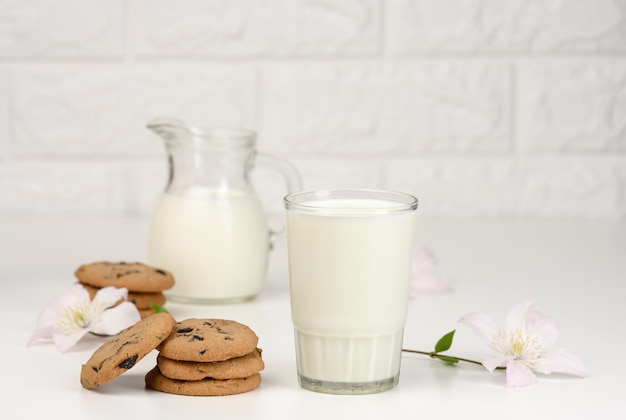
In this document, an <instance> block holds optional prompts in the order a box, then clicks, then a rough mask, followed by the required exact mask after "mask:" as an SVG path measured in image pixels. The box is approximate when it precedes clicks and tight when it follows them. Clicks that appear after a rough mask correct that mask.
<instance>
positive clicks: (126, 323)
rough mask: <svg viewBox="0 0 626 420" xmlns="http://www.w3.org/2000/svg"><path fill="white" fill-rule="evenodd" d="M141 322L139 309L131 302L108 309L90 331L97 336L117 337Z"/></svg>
mask: <svg viewBox="0 0 626 420" xmlns="http://www.w3.org/2000/svg"><path fill="white" fill-rule="evenodd" d="M139 320H141V315H140V314H139V311H138V310H137V307H136V306H135V305H134V304H132V303H130V302H122V303H120V304H119V305H117V306H115V307H113V308H111V309H107V310H106V311H104V313H103V314H102V316H101V317H100V318H99V319H98V320H97V321H96V322H94V323H93V325H92V326H91V328H90V330H91V332H93V333H95V334H102V335H115V334H117V333H119V332H120V331H122V330H123V329H125V328H127V327H130V326H131V325H133V324H135V323H136V322H138V321H139Z"/></svg>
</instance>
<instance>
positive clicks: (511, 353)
mask: <svg viewBox="0 0 626 420" xmlns="http://www.w3.org/2000/svg"><path fill="white" fill-rule="evenodd" d="M459 322H460V323H462V324H465V325H467V326H468V327H470V328H471V329H472V330H473V331H474V332H475V333H476V335H478V336H479V337H480V338H481V339H482V340H483V341H484V342H485V343H486V344H487V345H489V346H490V347H491V348H492V349H493V350H494V351H495V352H496V354H495V355H493V356H490V357H487V358H486V359H485V360H484V361H483V362H482V364H483V366H484V367H485V368H487V370H489V371H490V372H493V371H494V370H495V369H496V367H498V366H502V365H504V366H506V384H507V386H525V385H529V384H532V383H534V382H535V381H536V377H535V374H534V373H533V371H534V372H539V373H545V374H550V373H552V372H560V373H567V374H570V375H576V376H581V377H584V376H585V366H584V364H583V362H582V360H581V359H580V358H579V357H578V356H576V355H575V354H573V353H571V352H569V351H568V350H558V351H556V352H549V351H548V347H550V346H551V345H552V344H553V343H554V342H555V341H556V338H557V337H558V335H559V328H558V326H557V325H556V322H555V321H554V320H553V319H552V318H550V317H548V316H546V315H544V314H542V313H541V312H538V311H536V310H535V307H534V302H532V301H526V302H523V303H520V304H518V305H516V306H514V307H513V309H511V311H510V312H509V313H508V315H507V316H506V319H505V324H504V329H503V330H498V329H497V327H496V324H495V322H494V320H493V318H492V317H491V316H489V315H485V314H479V313H471V314H469V315H466V316H464V317H463V318H461V319H460V320H459Z"/></svg>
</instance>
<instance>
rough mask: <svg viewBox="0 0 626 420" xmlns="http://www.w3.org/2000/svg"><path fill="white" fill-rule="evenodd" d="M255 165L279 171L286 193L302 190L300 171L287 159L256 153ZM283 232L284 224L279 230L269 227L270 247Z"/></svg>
mask: <svg viewBox="0 0 626 420" xmlns="http://www.w3.org/2000/svg"><path fill="white" fill-rule="evenodd" d="M256 165H257V166H258V167H264V168H268V169H273V170H275V171H277V172H280V173H281V174H282V176H283V178H284V179H285V184H286V186H287V193H292V192H296V191H300V190H302V179H301V178H300V173H299V172H298V170H297V169H296V167H295V166H293V165H292V164H291V163H289V162H288V161H287V160H285V159H281V158H279V157H276V156H272V155H268V154H265V153H258V154H257V155H256ZM284 232H285V226H284V225H283V226H282V227H281V228H280V229H279V230H273V229H270V249H271V248H273V246H274V242H275V241H276V239H277V238H278V237H279V236H281V235H282V234H283V233H284Z"/></svg>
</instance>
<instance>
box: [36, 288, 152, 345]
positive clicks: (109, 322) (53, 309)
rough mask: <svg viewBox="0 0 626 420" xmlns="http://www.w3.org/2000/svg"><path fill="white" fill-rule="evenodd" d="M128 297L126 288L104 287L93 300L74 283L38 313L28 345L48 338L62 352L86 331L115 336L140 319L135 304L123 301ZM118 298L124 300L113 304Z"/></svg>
mask: <svg viewBox="0 0 626 420" xmlns="http://www.w3.org/2000/svg"><path fill="white" fill-rule="evenodd" d="M127 297H128V289H125V288H121V289H117V288H115V287H104V288H102V289H100V290H98V292H97V293H96V295H95V297H94V299H93V301H92V300H91V299H90V298H89V293H88V292H87V290H86V289H85V288H84V287H83V286H81V285H80V284H76V285H74V286H73V287H72V288H71V289H70V290H69V291H68V292H67V293H66V294H64V295H62V296H60V297H58V298H57V299H56V300H55V301H54V302H53V304H52V305H51V306H50V307H49V308H47V309H45V310H44V311H43V312H42V313H41V314H40V315H39V319H38V321H37V328H36V329H35V331H34V332H33V335H32V336H31V337H30V340H28V346H30V345H32V344H33V343H34V342H35V341H37V340H40V339H50V338H51V339H53V340H54V343H55V344H56V345H57V347H58V348H59V350H60V351H61V352H65V351H67V350H69V349H70V348H71V347H72V346H73V345H75V344H76V343H78V341H79V340H80V339H81V338H83V337H84V336H85V335H86V334H87V333H89V332H92V333H94V334H101V335H115V334H117V333H119V332H120V331H122V330H123V329H125V328H126V327H129V326H131V325H132V324H134V323H136V322H137V321H139V320H140V319H141V316H140V315H139V311H138V310H137V307H136V306H135V305H134V304H132V303H131V302H128V301H126V299H127ZM120 299H123V300H124V302H122V303H120V304H119V305H117V306H113V305H115V304H116V303H117V302H118V301H119V300H120Z"/></svg>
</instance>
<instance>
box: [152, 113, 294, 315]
mask: <svg viewBox="0 0 626 420" xmlns="http://www.w3.org/2000/svg"><path fill="white" fill-rule="evenodd" d="M148 128H149V129H151V130H152V131H154V132H155V133H156V134H158V135H159V136H160V137H161V138H162V139H163V140H164V142H165V149H166V152H167V158H168V166H169V178H168V181H167V186H166V188H165V191H164V192H163V193H162V194H161V196H160V198H159V200H158V202H157V205H156V208H155V210H154V213H153V215H152V223H151V227H150V238H149V246H148V260H149V262H150V264H151V265H154V266H155V267H160V268H163V269H166V270H168V271H170V272H172V274H173V275H174V277H175V279H176V283H175V285H174V287H173V288H172V289H170V290H167V291H165V293H166V296H167V297H168V299H170V300H172V301H177V302H183V303H228V302H237V301H244V300H248V299H252V298H254V297H255V296H256V295H258V294H259V292H260V291H261V289H262V287H263V284H264V282H265V276H266V271H267V262H268V254H269V251H270V249H271V244H272V242H273V240H274V236H275V235H277V234H278V232H273V231H270V229H269V227H268V224H267V220H266V216H265V212H264V210H263V208H262V206H261V202H260V200H259V198H258V196H257V195H256V193H255V192H254V191H253V189H252V187H251V185H250V183H249V179H248V174H249V172H250V170H251V169H252V168H253V167H254V164H255V162H256V163H258V164H259V166H261V165H263V166H267V167H270V168H272V169H276V170H278V171H279V172H281V173H282V174H283V176H284V177H285V180H286V184H287V190H288V191H290V192H291V191H296V190H299V189H300V188H301V187H300V185H301V183H300V176H299V174H298V172H297V170H296V169H295V168H294V167H293V166H292V165H291V164H289V163H288V162H287V161H285V160H282V159H278V158H276V157H272V156H268V155H264V154H257V151H256V149H255V143H256V133H255V132H253V131H247V130H240V129H211V130H202V129H200V128H198V127H193V126H188V125H186V124H184V123H183V122H181V121H178V120H175V119H156V120H153V121H151V122H150V123H149V124H148Z"/></svg>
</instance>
